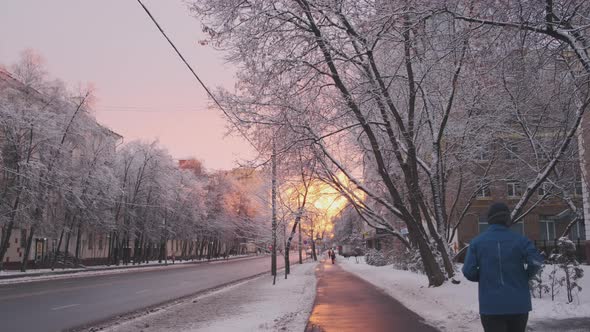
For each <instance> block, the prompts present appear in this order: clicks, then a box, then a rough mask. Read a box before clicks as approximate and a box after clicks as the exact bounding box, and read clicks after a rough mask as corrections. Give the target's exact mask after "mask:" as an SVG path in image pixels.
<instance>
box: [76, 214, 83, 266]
mask: <svg viewBox="0 0 590 332" xmlns="http://www.w3.org/2000/svg"><path fill="white" fill-rule="evenodd" d="M81 242H82V221H81V220H80V222H78V234H77V235H76V257H75V264H76V267H77V266H78V265H80V243H81Z"/></svg>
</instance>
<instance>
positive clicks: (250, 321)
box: [106, 262, 317, 332]
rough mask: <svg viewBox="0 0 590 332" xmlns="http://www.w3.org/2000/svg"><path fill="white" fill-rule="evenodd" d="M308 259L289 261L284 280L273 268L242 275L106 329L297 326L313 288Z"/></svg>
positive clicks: (152, 331)
mask: <svg viewBox="0 0 590 332" xmlns="http://www.w3.org/2000/svg"><path fill="white" fill-rule="evenodd" d="M316 266H317V264H316V263H313V262H309V263H305V264H303V265H297V264H294V265H293V267H292V269H291V274H290V275H289V278H288V279H287V280H285V279H284V276H283V275H282V274H280V273H279V276H278V277H277V283H276V285H274V286H273V285H272V277H271V276H263V277H259V278H256V279H253V280H249V281H245V282H242V283H239V284H236V285H233V286H230V287H226V288H223V289H221V290H218V291H215V292H212V293H208V294H204V295H201V296H198V297H196V298H194V299H191V300H187V301H183V302H181V303H179V304H175V305H172V306H169V307H167V308H165V309H162V310H159V311H157V312H154V313H150V314H148V315H145V316H141V317H138V318H135V319H132V320H128V321H125V322H121V323H119V324H118V325H116V326H112V327H110V328H108V329H106V331H108V332H132V331H142V332H156V331H157V332H176V331H184V332H204V331H207V332H208V331H211V332H212V331H216V332H218V331H244V332H248V331H303V330H304V329H305V325H306V324H307V320H308V318H309V315H310V314H311V310H312V308H313V302H314V299H315V292H316V277H315V268H316Z"/></svg>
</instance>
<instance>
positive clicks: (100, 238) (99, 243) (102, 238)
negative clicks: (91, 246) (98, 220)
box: [98, 235, 104, 250]
mask: <svg viewBox="0 0 590 332" xmlns="http://www.w3.org/2000/svg"><path fill="white" fill-rule="evenodd" d="M103 241H104V235H101V236H99V237H98V250H102V248H103Z"/></svg>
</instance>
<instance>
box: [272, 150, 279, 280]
mask: <svg viewBox="0 0 590 332" xmlns="http://www.w3.org/2000/svg"><path fill="white" fill-rule="evenodd" d="M271 163H272V166H271V167H272V171H271V172H272V181H271V183H272V184H271V186H272V189H271V191H272V193H271V195H272V197H271V202H272V203H271V205H272V250H271V261H270V271H271V274H272V276H273V279H272V284H273V285H274V284H275V282H276V280H277V149H276V146H275V142H274V139H273V141H272V156H271Z"/></svg>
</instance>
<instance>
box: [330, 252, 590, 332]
mask: <svg viewBox="0 0 590 332" xmlns="http://www.w3.org/2000/svg"><path fill="white" fill-rule="evenodd" d="M339 263H340V265H341V266H342V268H344V269H345V270H347V271H349V272H352V273H354V274H356V275H357V276H359V277H360V278H362V279H364V280H366V281H368V282H370V283H371V284H373V285H375V286H377V287H379V288H381V289H383V290H384V291H385V292H386V293H387V294H389V295H391V296H392V297H394V298H395V299H397V300H398V301H400V302H401V303H403V304H404V305H405V306H406V307H408V308H409V309H410V310H412V311H414V312H416V313H417V314H419V315H420V316H422V317H424V319H425V320H426V321H427V322H428V323H430V324H431V325H433V326H436V327H437V328H439V329H440V330H441V331H449V332H451V331H453V332H462V331H465V332H467V331H469V332H473V331H483V328H482V327H481V323H480V320H479V304H478V298H477V297H478V295H477V283H474V282H470V281H468V280H467V279H465V278H464V277H463V275H462V274H461V272H459V273H458V274H457V276H456V279H457V280H460V281H461V283H460V284H458V285H455V284H452V283H446V284H444V285H443V286H440V287H431V288H429V287H428V280H427V278H426V276H424V275H420V274H417V273H413V272H409V271H402V270H395V269H393V268H392V266H391V265H387V266H379V267H377V266H371V265H367V264H366V263H365V261H364V259H359V263H355V260H354V259H346V258H341V259H340V260H339ZM582 268H583V269H584V274H585V277H584V278H582V279H581V280H580V286H581V287H582V292H581V293H580V294H578V296H577V297H576V299H575V300H574V303H571V304H566V303H565V302H566V301H565V294H559V295H558V297H557V298H556V299H555V301H551V298H550V297H545V298H543V299H535V298H534V299H533V311H532V312H531V313H530V315H529V322H530V323H531V324H534V323H535V322H540V321H546V320H548V319H569V318H588V317H590V294H586V293H590V266H582ZM459 270H460V266H459ZM562 293H565V292H562ZM531 324H530V325H531ZM535 331H536V329H535Z"/></svg>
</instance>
